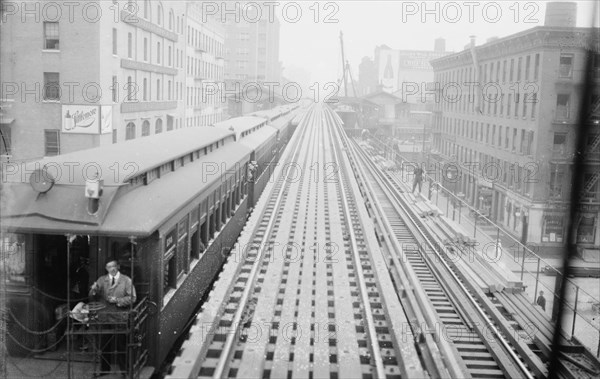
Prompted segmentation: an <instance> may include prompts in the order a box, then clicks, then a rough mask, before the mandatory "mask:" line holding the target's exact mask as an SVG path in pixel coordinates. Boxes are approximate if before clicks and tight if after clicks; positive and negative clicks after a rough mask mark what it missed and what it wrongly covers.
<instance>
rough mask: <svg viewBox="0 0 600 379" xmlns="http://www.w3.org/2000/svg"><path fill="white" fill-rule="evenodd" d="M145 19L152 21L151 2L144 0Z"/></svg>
mask: <svg viewBox="0 0 600 379" xmlns="http://www.w3.org/2000/svg"><path fill="white" fill-rule="evenodd" d="M144 18H145V19H146V20H149V19H150V0H144Z"/></svg>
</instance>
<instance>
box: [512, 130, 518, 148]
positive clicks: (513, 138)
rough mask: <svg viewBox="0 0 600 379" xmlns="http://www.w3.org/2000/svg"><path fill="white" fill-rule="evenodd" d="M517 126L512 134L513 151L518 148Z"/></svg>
mask: <svg viewBox="0 0 600 379" xmlns="http://www.w3.org/2000/svg"><path fill="white" fill-rule="evenodd" d="M517 133H518V131H517V128H514V129H513V135H512V151H516V150H517Z"/></svg>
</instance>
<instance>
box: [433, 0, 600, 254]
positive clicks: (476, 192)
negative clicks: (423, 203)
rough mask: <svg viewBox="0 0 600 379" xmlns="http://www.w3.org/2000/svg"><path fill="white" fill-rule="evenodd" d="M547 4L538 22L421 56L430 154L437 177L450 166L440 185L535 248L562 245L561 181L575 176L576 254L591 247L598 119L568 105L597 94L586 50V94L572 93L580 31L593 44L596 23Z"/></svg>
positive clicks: (581, 65) (580, 78) (597, 62)
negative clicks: (577, 164)
mask: <svg viewBox="0 0 600 379" xmlns="http://www.w3.org/2000/svg"><path fill="white" fill-rule="evenodd" d="M563 5H564V4H563ZM548 9H549V10H548V13H547V19H546V24H545V26H539V27H535V28H532V29H529V30H526V31H523V32H520V33H517V34H514V35H511V36H508V37H504V38H500V39H495V40H493V41H489V42H488V43H486V44H484V45H481V46H476V47H475V46H474V44H473V47H472V48H466V49H465V50H464V51H462V52H459V53H455V54H452V55H448V56H446V57H442V58H439V59H435V60H433V61H432V62H431V64H432V66H433V68H434V71H435V81H436V83H437V85H438V92H437V95H438V98H437V100H438V101H437V106H436V111H435V115H434V121H433V123H434V125H433V148H434V151H432V156H431V158H433V160H437V162H438V164H437V165H436V168H437V174H438V175H439V177H441V178H444V175H443V174H444V173H447V171H448V170H444V169H443V168H444V167H446V168H447V167H449V166H448V165H451V166H456V167H458V170H459V172H460V175H459V176H458V179H457V180H452V181H450V180H448V179H445V186H447V187H449V188H450V189H452V190H454V192H455V193H459V195H462V196H464V197H465V199H466V200H467V201H468V202H469V203H470V204H472V205H474V206H476V207H478V208H479V209H480V211H482V212H483V213H488V214H489V215H490V216H491V218H492V219H493V220H495V221H496V222H497V223H499V224H500V225H502V226H503V227H504V228H505V229H506V230H507V231H508V232H509V233H511V234H513V235H514V236H515V237H518V238H521V240H522V241H526V242H527V244H528V245H531V246H536V247H538V249H539V250H540V251H542V252H552V251H558V250H561V249H562V247H563V246H564V244H565V243H566V236H567V227H568V224H567V223H568V219H569V217H568V207H569V202H570V187H571V183H572V182H573V181H574V180H580V181H582V188H583V192H582V193H581V194H580V197H581V201H580V202H579V204H578V205H577V207H578V208H577V211H578V217H577V219H576V220H575V222H576V237H575V238H576V239H577V241H576V242H577V243H578V246H579V247H580V248H581V249H582V250H581V251H583V249H589V250H590V251H595V250H597V249H598V248H599V247H600V237H599V234H600V230H599V227H600V226H599V223H598V218H599V216H600V192H599V190H598V189H599V186H598V177H599V176H600V151H599V150H598V147H599V146H600V125H599V124H598V117H596V118H594V117H592V118H586V119H580V117H579V114H578V112H579V110H580V108H581V106H582V104H583V102H590V103H592V104H594V103H595V104H597V103H598V99H599V96H598V85H597V84H598V81H599V80H600V75H599V73H600V55H599V54H598V53H597V50H593V49H592V51H595V52H596V53H595V55H594V56H593V57H592V59H593V69H594V87H595V88H594V91H595V92H594V94H593V95H592V98H586V99H584V98H582V91H583V85H584V82H585V80H586V72H585V67H586V66H585V65H586V58H587V57H588V56H589V55H590V50H587V49H586V47H587V46H590V45H589V43H590V38H592V41H593V42H592V43H594V45H592V46H597V43H598V34H597V33H598V30H597V29H591V28H589V29H588V28H575V27H574V15H575V13H574V12H575V10H574V9H573V8H568V9H566V11H567V12H570V14H571V17H564V12H558V13H559V15H560V14H562V16H561V17H554V18H553V17H552V14H553V13H554V14H556V12H553V11H555V10H556V9H553V8H552V7H551V6H550V4H549V8H548ZM563 11H564V10H563ZM474 62H475V63H474ZM467 82H479V83H482V85H481V86H472V85H465V83H467ZM497 94H498V95H499V96H496V95H497ZM461 95H462V96H461ZM596 109H597V108H596ZM580 123H582V124H585V128H584V129H583V130H581V129H579V128H578V126H579V125H580ZM578 133H584V136H583V138H585V142H586V150H585V151H584V152H583V153H584V157H585V165H584V168H583V170H584V175H583V177H573V169H574V165H573V157H574V154H575V140H576V137H577V135H578ZM444 165H446V166H444ZM451 171H452V170H451ZM523 234H526V235H525V236H524V235H523ZM595 254H597V251H596V253H595Z"/></svg>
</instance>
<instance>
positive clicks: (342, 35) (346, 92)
mask: <svg viewBox="0 0 600 379" xmlns="http://www.w3.org/2000/svg"><path fill="white" fill-rule="evenodd" d="M340 44H341V45H342V70H343V75H344V96H345V97H348V80H347V79H346V57H345V56H344V33H342V31H341V30H340Z"/></svg>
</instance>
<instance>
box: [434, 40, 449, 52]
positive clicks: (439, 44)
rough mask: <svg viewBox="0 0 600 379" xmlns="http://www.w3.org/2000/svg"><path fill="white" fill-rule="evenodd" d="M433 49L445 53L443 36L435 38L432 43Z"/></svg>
mask: <svg viewBox="0 0 600 379" xmlns="http://www.w3.org/2000/svg"><path fill="white" fill-rule="evenodd" d="M433 51H435V52H436V53H445V52H446V40H445V39H444V38H441V37H440V38H436V39H435V42H434V45H433Z"/></svg>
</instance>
